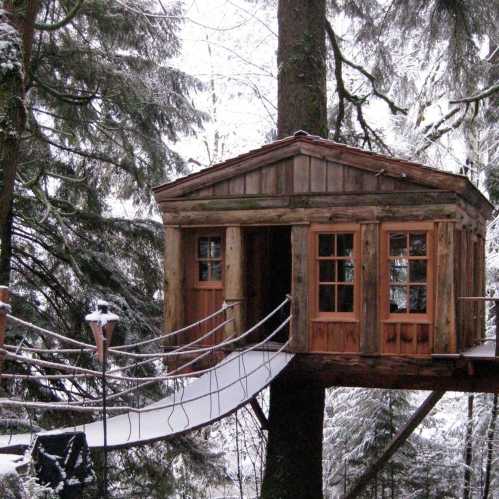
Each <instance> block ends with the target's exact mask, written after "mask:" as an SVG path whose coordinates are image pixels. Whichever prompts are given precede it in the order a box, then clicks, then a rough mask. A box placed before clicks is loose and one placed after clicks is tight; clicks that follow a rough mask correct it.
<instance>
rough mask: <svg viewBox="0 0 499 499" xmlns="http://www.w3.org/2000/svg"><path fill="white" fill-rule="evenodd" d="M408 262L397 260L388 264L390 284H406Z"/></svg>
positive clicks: (402, 259) (403, 259) (401, 259)
mask: <svg viewBox="0 0 499 499" xmlns="http://www.w3.org/2000/svg"><path fill="white" fill-rule="evenodd" d="M407 269H408V261H407V260H406V259H405V258H397V259H396V260H392V261H391V262H390V282H407Z"/></svg>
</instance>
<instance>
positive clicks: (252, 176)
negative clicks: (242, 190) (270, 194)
mask: <svg viewBox="0 0 499 499" xmlns="http://www.w3.org/2000/svg"><path fill="white" fill-rule="evenodd" d="M260 172H261V170H260V169H258V170H254V171H252V172H249V173H247V174H246V182H245V183H246V194H260V192H261V185H260V183H261V182H260V175H261V173H260Z"/></svg>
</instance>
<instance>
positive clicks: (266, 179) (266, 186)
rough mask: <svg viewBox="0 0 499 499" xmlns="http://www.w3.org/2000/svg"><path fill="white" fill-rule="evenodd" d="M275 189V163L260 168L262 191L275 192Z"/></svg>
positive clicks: (264, 192)
mask: <svg viewBox="0 0 499 499" xmlns="http://www.w3.org/2000/svg"><path fill="white" fill-rule="evenodd" d="M276 191H277V167H276V166H275V165H272V166H266V167H265V168H262V193H263V194H275V193H276Z"/></svg>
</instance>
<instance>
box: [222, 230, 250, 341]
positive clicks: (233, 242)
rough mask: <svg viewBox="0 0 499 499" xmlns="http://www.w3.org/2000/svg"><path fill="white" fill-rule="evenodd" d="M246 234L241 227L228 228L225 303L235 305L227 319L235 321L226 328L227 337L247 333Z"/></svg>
mask: <svg viewBox="0 0 499 499" xmlns="http://www.w3.org/2000/svg"><path fill="white" fill-rule="evenodd" d="M244 263H245V261H244V234H243V230H242V229H241V227H240V226H235V227H227V229H226V233H225V272H224V276H225V283H224V289H225V302H226V303H227V305H232V304H235V306H234V307H231V308H229V309H228V310H227V319H233V321H232V322H231V323H230V324H228V325H227V326H226V328H225V335H226V337H227V336H231V335H233V334H241V333H243V332H244V331H245V326H246V324H245V305H246V300H245V286H244V282H245V276H244Z"/></svg>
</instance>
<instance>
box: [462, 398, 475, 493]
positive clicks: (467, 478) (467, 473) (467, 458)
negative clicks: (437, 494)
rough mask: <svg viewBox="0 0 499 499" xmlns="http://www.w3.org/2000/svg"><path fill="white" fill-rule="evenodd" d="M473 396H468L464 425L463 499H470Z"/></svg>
mask: <svg viewBox="0 0 499 499" xmlns="http://www.w3.org/2000/svg"><path fill="white" fill-rule="evenodd" d="M474 398H475V397H474V395H468V422H467V425H466V444H465V446H466V447H465V451H464V465H465V468H464V488H463V499H470V498H471V460H472V458H473V401H474Z"/></svg>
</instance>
